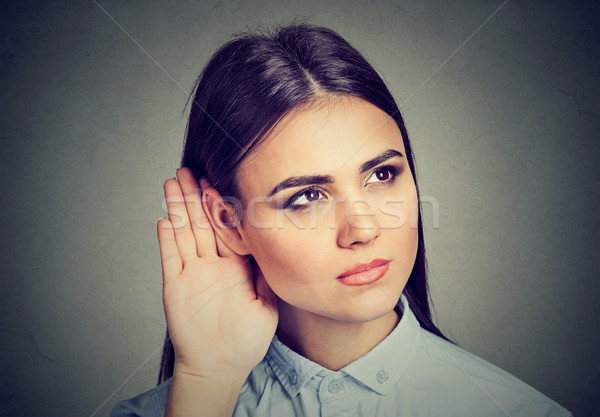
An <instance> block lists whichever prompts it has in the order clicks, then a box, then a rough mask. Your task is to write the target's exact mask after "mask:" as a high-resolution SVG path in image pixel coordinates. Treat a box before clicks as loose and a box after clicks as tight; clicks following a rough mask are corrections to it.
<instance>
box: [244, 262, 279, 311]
mask: <svg viewBox="0 0 600 417" xmlns="http://www.w3.org/2000/svg"><path fill="white" fill-rule="evenodd" d="M250 264H251V265H252V276H253V277H254V290H255V291H256V298H259V299H262V300H264V301H265V302H266V303H267V304H270V305H271V306H276V305H277V296H276V295H275V293H274V292H273V290H272V289H271V287H269V284H268V283H267V280H265V276H264V275H263V273H262V270H261V269H260V267H259V266H258V264H257V263H256V260H255V259H254V258H250Z"/></svg>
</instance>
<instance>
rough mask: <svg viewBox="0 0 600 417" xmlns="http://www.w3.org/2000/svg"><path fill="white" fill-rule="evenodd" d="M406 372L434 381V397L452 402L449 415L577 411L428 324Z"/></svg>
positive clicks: (562, 416) (565, 416) (566, 416)
mask: <svg viewBox="0 0 600 417" xmlns="http://www.w3.org/2000/svg"><path fill="white" fill-rule="evenodd" d="M407 372H409V373H411V375H410V376H409V375H407V377H409V379H411V378H414V380H415V381H418V382H419V383H422V384H423V386H427V387H433V389H432V390H430V395H431V396H432V399H433V401H436V402H440V404H446V406H449V407H450V409H448V411H449V412H448V415H460V414H461V413H466V414H463V415H480V416H483V415H494V416H495V415H510V416H512V417H517V416H523V417H525V416H527V417H529V416H548V417H550V416H552V417H554V416H556V417H570V416H572V415H571V413H570V412H569V411H567V410H566V409H564V408H563V407H562V406H560V405H559V404H558V403H556V402H554V401H552V400H551V399H550V398H548V397H546V396H545V395H544V394H542V393H541V392H539V391H537V390H536V389H535V388H533V387H531V386H530V385H528V384H526V383H525V382H523V381H521V380H520V379H518V378H517V377H515V376H514V375H511V374H510V373H508V372H506V371H504V370H502V369H501V368H499V367H497V366H495V365H493V364H491V363H490V362H488V361H486V360H484V359H482V358H480V357H478V356H476V355H474V354H472V353H470V352H467V351H466V350H464V349H462V348H460V347H459V346H457V345H454V344H452V343H450V342H447V341H446V340H444V339H442V338H440V337H438V336H436V335H434V334H432V333H430V332H428V331H426V330H423V329H422V331H421V332H420V334H419V337H418V347H417V350H416V352H415V355H414V361H413V366H411V367H409V369H408V370H407ZM451 409H454V412H450V411H451ZM473 413H475V414H473Z"/></svg>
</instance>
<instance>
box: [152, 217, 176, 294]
mask: <svg viewBox="0 0 600 417" xmlns="http://www.w3.org/2000/svg"><path fill="white" fill-rule="evenodd" d="M156 234H157V235H158V247H159V249H160V262H161V264H162V271H163V280H164V281H165V282H166V281H169V280H172V279H173V278H175V277H177V276H178V275H179V274H180V273H181V269H182V263H181V257H180V256H179V249H178V248H177V242H175V233H174V231H173V225H172V224H171V222H170V221H169V220H168V219H160V220H159V221H158V223H157V225H156Z"/></svg>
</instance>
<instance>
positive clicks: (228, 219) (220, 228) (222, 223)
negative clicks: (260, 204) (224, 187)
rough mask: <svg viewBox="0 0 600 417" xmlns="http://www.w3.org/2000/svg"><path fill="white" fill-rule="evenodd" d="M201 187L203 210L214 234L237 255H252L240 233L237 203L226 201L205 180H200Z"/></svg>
mask: <svg viewBox="0 0 600 417" xmlns="http://www.w3.org/2000/svg"><path fill="white" fill-rule="evenodd" d="M200 186H201V187H202V208H203V209H204V213H205V214H206V217H207V218H208V221H209V222H210V225H211V226H212V228H213V231H214V233H215V234H216V235H217V236H218V237H219V238H220V239H221V241H223V243H224V244H225V245H226V246H227V247H228V248H229V249H231V250H232V251H233V252H235V253H236V254H238V255H248V254H250V253H251V251H250V250H249V249H248V247H247V245H246V242H245V241H244V239H243V237H242V236H241V234H240V233H239V231H238V226H239V224H240V219H238V214H237V210H236V209H237V208H236V207H235V202H233V203H229V202H227V201H225V199H224V198H223V197H222V196H221V194H220V193H219V191H217V190H216V189H214V188H212V187H211V186H210V184H209V183H208V181H206V179H204V178H201V179H200ZM240 212H241V210H240Z"/></svg>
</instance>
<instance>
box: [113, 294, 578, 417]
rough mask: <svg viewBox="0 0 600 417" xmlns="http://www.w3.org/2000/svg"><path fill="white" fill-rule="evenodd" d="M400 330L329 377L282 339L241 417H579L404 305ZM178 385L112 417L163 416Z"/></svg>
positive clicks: (255, 374) (242, 402)
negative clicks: (423, 322) (432, 328)
mask: <svg viewBox="0 0 600 417" xmlns="http://www.w3.org/2000/svg"><path fill="white" fill-rule="evenodd" d="M401 302H402V307H403V315H402V318H401V320H400V322H399V323H398V325H397V326H396V328H395V329H394V330H393V331H392V332H391V333H390V334H389V335H388V336H387V337H386V338H385V339H384V340H383V341H381V342H380V343H379V344H378V345H377V346H375V347H374V348H373V349H372V350H371V351H369V352H367V353H366V354H365V355H363V356H362V357H360V358H359V359H357V360H356V361H354V362H352V363H351V364H349V365H347V366H346V367H344V368H342V369H340V370H339V371H331V370H328V369H326V368H324V367H322V366H321V365H319V364H317V363H315V362H312V361H310V360H309V359H307V358H305V357H303V356H301V355H299V354H298V353H296V352H294V351H293V350H291V349H289V348H288V347H287V346H285V345H284V344H283V343H281V342H280V341H279V339H278V338H277V336H274V337H273V341H272V342H271V345H270V347H269V350H268V352H267V354H266V356H265V358H264V359H263V360H262V361H261V362H260V363H259V364H258V365H257V366H256V367H255V368H254V370H253V371H252V372H251V373H250V375H249V376H248V379H247V380H246V382H245V383H244V386H243V387H242V389H241V392H240V395H239V397H238V401H237V405H236V407H235V411H234V413H233V416H234V417H250V416H253V417H268V416H272V417H288V416H298V417H329V416H335V417H344V416H348V417H382V416H386V417H401V416H407V417H421V416H430V417H431V416H443V417H449V416H457V417H471V416H473V417H488V416H489V417H492V416H493V417H501V416H509V417H537V416H540V417H541V416H546V417H559V416H560V417H572V414H571V413H570V412H569V411H567V410H565V409H564V408H563V407H561V406H560V405H559V404H557V403H556V402H554V401H552V400H551V399H549V398H547V397H546V396H544V395H543V394H541V393H540V392H538V391H536V390H535V389H534V388H532V387H530V386H529V385H527V384H525V383H524V382H522V381H520V380H519V379H517V378H516V377H514V376H512V375H510V374H509V373H507V372H505V371H503V370H501V369H500V368H498V367H496V366H494V365H492V364H490V363H489V362H487V361H485V360H483V359H481V358H479V357H477V356H475V355H473V354H471V353H468V352H466V351H465V350H463V349H461V348H460V347H458V346H456V345H453V344H452V343H449V342H447V341H445V340H443V339H442V338H440V337H438V336H436V335H434V334H432V333H430V332H428V331H427V330H424V329H423V328H421V327H420V325H419V322H418V321H417V319H416V317H415V316H414V314H413V313H412V311H411V310H410V308H409V305H408V302H407V300H406V298H405V297H404V296H402V298H401ZM170 386H171V379H169V380H167V381H165V382H164V383H163V384H161V385H159V386H158V387H156V388H154V389H152V390H150V391H148V392H146V393H144V394H141V395H139V396H137V397H135V398H132V399H130V400H126V401H121V402H120V403H119V404H117V406H116V407H115V408H114V409H113V411H112V414H111V417H121V416H141V417H158V416H163V415H164V412H165V406H166V403H167V397H168V393H169V388H170Z"/></svg>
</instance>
